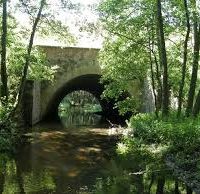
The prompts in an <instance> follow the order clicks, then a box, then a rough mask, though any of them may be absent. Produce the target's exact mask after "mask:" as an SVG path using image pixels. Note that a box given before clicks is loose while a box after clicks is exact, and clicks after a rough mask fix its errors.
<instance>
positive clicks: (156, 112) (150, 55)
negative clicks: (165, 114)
mask: <svg viewBox="0 0 200 194" xmlns="http://www.w3.org/2000/svg"><path fill="white" fill-rule="evenodd" d="M149 58H150V70H151V84H152V89H153V95H154V102H155V109H156V110H155V114H156V116H157V117H158V111H159V110H158V101H157V95H156V86H155V76H154V71H153V60H152V49H151V40H150V38H149Z"/></svg>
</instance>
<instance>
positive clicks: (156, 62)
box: [152, 51, 162, 111]
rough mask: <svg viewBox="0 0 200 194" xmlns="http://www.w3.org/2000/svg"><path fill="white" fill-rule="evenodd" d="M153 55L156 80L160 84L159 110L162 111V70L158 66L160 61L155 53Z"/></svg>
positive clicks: (158, 90)
mask: <svg viewBox="0 0 200 194" xmlns="http://www.w3.org/2000/svg"><path fill="white" fill-rule="evenodd" d="M152 52H153V55H154V62H155V65H156V79H157V83H158V89H157V93H158V94H157V105H158V110H159V111H160V109H161V108H162V81H161V70H160V69H159V65H158V60H157V57H156V54H155V52H154V51H152Z"/></svg>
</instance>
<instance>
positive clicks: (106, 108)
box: [44, 74, 118, 119]
mask: <svg viewBox="0 0 200 194" xmlns="http://www.w3.org/2000/svg"><path fill="white" fill-rule="evenodd" d="M100 77H101V76H100V75H99V74H85V75H81V76H78V77H75V78H73V79H71V80H69V81H67V82H66V83H64V84H63V85H62V87H60V88H59V89H57V90H56V91H55V93H54V95H53V96H52V98H51V99H50V100H49V102H48V105H47V107H46V111H45V113H44V119H55V118H57V117H58V107H59V104H60V102H61V101H62V100H63V98H64V97H65V96H66V95H67V94H69V93H71V92H73V91H77V90H84V91H87V92H90V93H91V94H92V95H94V96H95V97H96V98H97V99H98V100H99V102H100V105H101V107H102V110H103V112H104V113H106V112H109V113H110V116H111V115H112V116H114V115H116V114H118V113H117V110H114V109H113V106H114V102H113V101H110V102H108V101H106V100H104V99H102V98H101V94H102V92H103V85H102V84H101V83H100Z"/></svg>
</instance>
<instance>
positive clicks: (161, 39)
mask: <svg viewBox="0 0 200 194" xmlns="http://www.w3.org/2000/svg"><path fill="white" fill-rule="evenodd" d="M156 6H157V31H158V33H157V36H158V46H159V48H158V49H159V57H160V64H161V67H162V68H163V90H162V92H163V94H162V114H163V116H167V115H168V112H169V84H168V64H167V53H166V47H165V35H164V27H163V16H162V6H161V0H157V3H156Z"/></svg>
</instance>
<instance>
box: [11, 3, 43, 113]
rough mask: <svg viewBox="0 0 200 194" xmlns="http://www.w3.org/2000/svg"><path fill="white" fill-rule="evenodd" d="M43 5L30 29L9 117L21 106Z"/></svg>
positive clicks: (41, 4)
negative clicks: (18, 82)
mask: <svg viewBox="0 0 200 194" xmlns="http://www.w3.org/2000/svg"><path fill="white" fill-rule="evenodd" d="M44 5H45V0H41V2H40V8H39V10H38V13H37V17H36V18H35V21H34V23H33V27H32V32H31V36H30V40H29V45H28V48H27V54H26V61H25V64H24V69H23V74H22V78H21V82H20V87H19V92H18V96H17V99H16V102H15V106H14V109H13V111H12V113H11V115H14V114H15V111H16V109H17V108H18V106H19V105H20V104H21V101H22V97H23V94H24V88H25V83H26V78H27V73H28V68H29V65H30V58H31V51H32V47H33V40H34V36H35V32H36V29H37V25H38V22H39V21H40V18H41V15H42V10H43V7H44Z"/></svg>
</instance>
